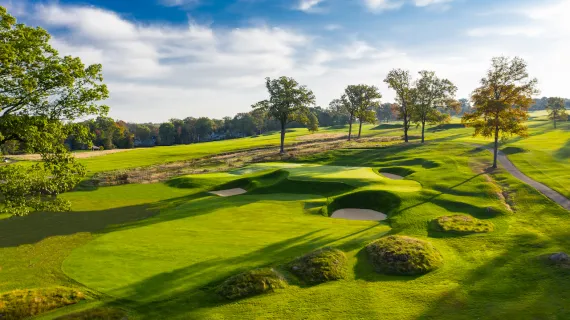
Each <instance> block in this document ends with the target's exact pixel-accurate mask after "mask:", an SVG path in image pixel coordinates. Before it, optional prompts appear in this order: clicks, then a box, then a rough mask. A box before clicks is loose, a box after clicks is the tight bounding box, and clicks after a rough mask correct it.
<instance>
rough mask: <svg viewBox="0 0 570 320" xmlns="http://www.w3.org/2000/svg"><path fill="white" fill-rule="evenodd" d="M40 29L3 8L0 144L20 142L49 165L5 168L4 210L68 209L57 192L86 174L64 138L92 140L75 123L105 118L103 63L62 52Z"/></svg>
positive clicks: (0, 175) (1, 171) (0, 171)
mask: <svg viewBox="0 0 570 320" xmlns="http://www.w3.org/2000/svg"><path fill="white" fill-rule="evenodd" d="M49 40H50V35H49V33H48V32H47V31H45V30H44V29H42V28H33V27H29V26H26V25H24V24H20V23H17V22H16V19H15V18H14V17H12V16H11V15H10V14H8V12H7V11H6V9H5V8H4V7H0V146H1V147H2V148H3V147H4V146H5V145H6V144H8V143H10V142H13V141H17V142H19V143H20V144H21V146H23V148H24V149H25V151H26V152H37V153H40V154H41V155H42V158H43V162H42V163H38V164H36V165H34V166H32V167H31V168H24V167H23V166H18V165H9V166H3V167H2V168H0V181H2V183H0V193H1V194H2V204H3V206H2V211H3V212H8V213H11V214H16V215H24V214H27V213H29V212H30V211H35V210H67V209H69V204H68V203H66V202H65V201H63V200H60V199H58V198H57V195H58V194H60V193H62V192H65V191H68V190H70V189H72V188H73V187H74V186H75V185H76V184H77V183H78V182H79V181H80V179H81V177H82V176H83V175H84V174H85V170H84V168H83V167H82V166H81V165H79V164H78V163H76V162H75V160H74V158H73V157H72V156H71V155H70V154H69V153H68V151H67V149H66V148H65V145H64V144H63V141H64V140H65V139H66V138H67V137H68V136H70V135H73V136H74V137H75V139H77V140H78V141H84V142H85V143H89V138H90V137H89V131H88V130H87V128H86V127H84V126H79V125H77V124H73V123H70V122H69V121H72V120H75V119H78V118H81V117H84V116H88V115H105V114H106V113H107V111H108V107H107V106H105V105H102V104H100V103H99V101H101V100H104V99H106V98H107V97H108V90H107V87H106V86H105V84H103V83H102V81H103V76H102V67H101V65H99V64H94V65H90V66H85V65H84V64H83V63H82V62H81V60H80V59H79V58H74V57H70V56H65V57H61V56H60V55H59V54H58V52H57V51H56V50H55V49H54V48H52V47H51V46H50V45H49Z"/></svg>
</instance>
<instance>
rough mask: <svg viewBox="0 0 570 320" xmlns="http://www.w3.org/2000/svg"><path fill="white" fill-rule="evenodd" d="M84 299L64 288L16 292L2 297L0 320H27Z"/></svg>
mask: <svg viewBox="0 0 570 320" xmlns="http://www.w3.org/2000/svg"><path fill="white" fill-rule="evenodd" d="M84 299H85V296H84V295H83V293H81V292H79V291H77V290H74V289H70V288H63V287H56V288H49V289H29V290H14V291H10V292H6V293H3V294H1V295H0V319H2V320H17V319H25V318H29V317H32V316H35V315H38V314H41V313H44V312H47V311H50V310H53V309H57V308H61V307H65V306H68V305H71V304H75V303H78V302H79V301H81V300H84Z"/></svg>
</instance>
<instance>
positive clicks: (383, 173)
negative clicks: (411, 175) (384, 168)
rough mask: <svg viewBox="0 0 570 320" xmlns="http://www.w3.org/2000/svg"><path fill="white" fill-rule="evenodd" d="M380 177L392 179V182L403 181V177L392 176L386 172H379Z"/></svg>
mask: <svg viewBox="0 0 570 320" xmlns="http://www.w3.org/2000/svg"><path fill="white" fill-rule="evenodd" d="M380 174H381V175H383V176H384V177H386V178H388V179H392V180H402V179H404V177H402V176H399V175H397V174H393V173H388V172H380Z"/></svg>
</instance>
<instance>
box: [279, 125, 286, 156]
mask: <svg viewBox="0 0 570 320" xmlns="http://www.w3.org/2000/svg"><path fill="white" fill-rule="evenodd" d="M279 152H280V153H285V122H284V121H281V149H280V150H279Z"/></svg>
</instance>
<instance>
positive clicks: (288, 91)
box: [252, 77, 315, 153]
mask: <svg viewBox="0 0 570 320" xmlns="http://www.w3.org/2000/svg"><path fill="white" fill-rule="evenodd" d="M265 87H266V88H267V91H268V92H269V99H268V100H262V101H259V102H257V103H256V104H254V105H253V106H252V107H253V108H254V109H255V110H259V111H262V112H266V113H267V114H268V115H269V116H270V117H272V118H273V119H276V120H278V121H279V123H280V124H281V147H280V152H281V153H284V152H285V127H286V125H287V123H289V122H293V121H298V122H302V123H307V121H308V119H307V114H308V112H309V109H308V108H309V106H311V105H314V104H315V95H314V94H313V91H311V90H309V89H308V88H307V87H306V86H302V85H300V84H299V83H298V82H297V81H295V79H293V78H288V77H280V78H278V79H273V80H272V79H270V78H266V79H265Z"/></svg>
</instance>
